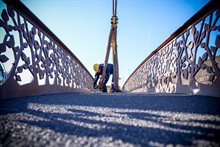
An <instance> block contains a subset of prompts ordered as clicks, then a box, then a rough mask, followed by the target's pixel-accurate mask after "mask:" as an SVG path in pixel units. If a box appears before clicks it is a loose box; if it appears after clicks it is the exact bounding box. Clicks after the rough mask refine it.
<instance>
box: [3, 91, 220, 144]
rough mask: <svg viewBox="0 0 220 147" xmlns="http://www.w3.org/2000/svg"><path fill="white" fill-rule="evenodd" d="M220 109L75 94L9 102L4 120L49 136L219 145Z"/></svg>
mask: <svg viewBox="0 0 220 147" xmlns="http://www.w3.org/2000/svg"><path fill="white" fill-rule="evenodd" d="M219 106H220V100H219V99H217V98H212V97H199V96H191V97H190V98H189V97H188V96H153V95H149V96H146V95H141V94H139V95H138V94H136V95H135V94H117V95H103V94H80V93H75V94H58V95H42V96H34V97H26V98H22V99H10V100H3V101H0V110H1V111H0V117H1V118H2V117H3V116H7V115H10V116H15V118H14V120H13V121H17V122H19V123H21V124H25V125H28V126H32V127H39V128H42V129H43V131H45V130H52V131H54V132H56V133H61V134H66V135H70V136H71V135H75V136H77V137H94V138H99V139H100V138H103V137H106V138H112V139H113V141H116V140H121V141H122V142H124V143H129V144H133V145H148V146H149V145H152V146H153V145H154V144H155V143H156V144H160V145H168V144H173V145H177V144H179V145H184V146H185V145H198V144H196V143H199V141H202V143H204V142H205V143H213V142H214V143H215V144H218V145H219V144H220V142H219V140H218V138H219V136H220V133H219V132H220V116H219V113H220V111H219V110H220V108H219ZM16 114H26V115H29V119H27V118H25V117H24V118H22V117H21V118H16ZM30 118H35V119H30ZM4 121H6V122H8V121H10V119H9V120H3V119H1V121H0V122H1V123H3V124H4ZM14 127H15V126H14ZM9 130H10V129H9ZM6 131H7V130H3V134H4V133H5V132H6Z"/></svg>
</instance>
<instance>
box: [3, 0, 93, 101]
mask: <svg viewBox="0 0 220 147" xmlns="http://www.w3.org/2000/svg"><path fill="white" fill-rule="evenodd" d="M1 3H3V2H1ZM5 3H6V4H7V5H5V6H6V8H5V9H3V10H2V11H1V18H0V29H1V30H0V31H1V32H0V33H1V34H0V35H1V37H0V39H1V40H0V62H1V64H0V72H1V73H0V92H1V94H0V95H1V97H2V98H4V97H13V96H24V95H32V94H41V93H53V92H67V91H80V90H88V91H89V90H92V87H91V85H92V84H91V83H92V76H91V75H90V73H89V72H88V71H87V69H86V68H85V67H84V65H83V64H82V63H81V62H80V61H79V60H78V58H77V57H76V56H75V55H74V54H73V53H71V51H70V50H69V49H68V48H67V47H66V46H65V45H64V44H63V43H62V42H61V41H60V40H59V39H58V38H57V37H56V36H55V35H54V34H53V33H52V32H51V31H50V30H49V29H48V28H47V27H46V26H45V25H44V24H43V23H42V22H41V21H40V20H39V19H38V18H37V17H36V16H35V15H34V14H32V12H30V10H28V9H27V8H26V7H25V6H24V5H23V4H22V3H21V2H19V1H15V2H13V1H5ZM26 14H28V15H26ZM36 22H37V23H36Z"/></svg>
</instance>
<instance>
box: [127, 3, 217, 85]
mask: <svg viewBox="0 0 220 147" xmlns="http://www.w3.org/2000/svg"><path fill="white" fill-rule="evenodd" d="M218 7H220V2H219V1H217V0H210V2H209V3H207V4H206V5H205V6H204V7H203V8H202V9H200V10H199V11H198V12H197V13H196V14H195V15H193V16H192V17H191V18H190V19H189V20H188V21H186V22H185V23H184V24H183V25H182V26H181V27H179V28H178V29H177V30H176V31H175V32H174V33H173V34H171V35H170V37H168V38H167V39H166V40H165V41H164V42H163V43H162V44H160V45H159V46H158V47H157V48H156V49H155V50H154V51H152V52H151V53H150V55H148V56H147V58H145V59H144V60H143V61H142V62H141V63H140V64H139V65H138V67H137V68H135V70H134V71H133V72H132V73H131V75H130V76H129V77H128V79H127V80H126V81H125V83H124V85H123V87H124V86H125V85H126V83H127V82H128V81H129V79H130V78H131V77H132V76H133V75H134V74H135V72H136V71H137V70H138V69H139V68H140V67H141V66H142V65H143V64H144V63H145V62H146V61H147V60H149V59H150V58H151V57H152V56H153V55H154V54H156V53H157V52H158V51H160V50H161V49H162V48H163V47H164V46H165V45H166V44H167V43H169V42H170V41H172V40H173V39H174V38H176V37H177V36H178V35H179V34H180V33H182V32H184V31H185V30H187V29H188V27H189V26H190V25H191V24H194V23H196V22H197V21H198V20H199V18H201V16H204V15H206V14H207V13H209V12H210V11H212V10H213V9H214V8H218ZM204 17H205V16H204Z"/></svg>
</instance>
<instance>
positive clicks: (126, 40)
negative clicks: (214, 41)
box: [21, 0, 209, 86]
mask: <svg viewBox="0 0 220 147" xmlns="http://www.w3.org/2000/svg"><path fill="white" fill-rule="evenodd" d="M21 1H22V2H23V3H24V4H25V5H26V6H27V7H28V8H29V9H30V10H31V11H32V12H33V13H34V14H35V15H36V16H37V17H38V18H40V19H41V20H42V21H43V22H44V24H45V25H46V26H48V28H50V30H52V31H53V32H54V34H55V35H56V36H57V37H58V38H60V40H61V41H62V42H63V43H64V44H66V46H67V47H68V48H69V49H70V50H71V51H72V52H73V53H74V54H75V55H76V56H77V57H78V58H79V59H80V60H81V62H82V63H83V64H84V65H85V67H86V68H87V69H88V70H89V71H90V73H91V74H92V75H93V76H94V71H93V68H92V67H93V64H94V63H103V62H104V58H105V53H106V47H107V41H108V35H109V31H110V27H111V24H110V20H111V16H112V0H21ZM208 1H209V0H118V9H117V15H118V18H119V24H118V40H117V41H118V58H119V76H120V78H121V80H120V85H121V86H122V85H123V83H124V82H125V81H126V80H127V78H128V76H129V75H130V74H131V73H132V72H133V71H134V69H135V68H136V67H137V66H138V65H139V64H140V63H141V62H142V61H143V60H144V59H145V58H146V57H147V56H148V55H149V54H150V53H151V52H152V51H153V50H154V49H156V48H157V47H158V46H159V45H160V44H161V43H162V42H163V41H164V40H165V39H167V38H168V37H169V36H170V35H171V34H172V33H173V32H174V31H175V30H177V29H178V28H179V27H180V26H181V25H182V24H183V23H184V22H186V21H187V20H188V19H189V18H190V17H192V16H193V15H194V14H195V13H196V12H197V11H198V10H200V9H201V8H202V7H203V6H204V5H205V4H206V3H208ZM109 62H112V56H110V58H109Z"/></svg>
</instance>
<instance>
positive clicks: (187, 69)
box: [123, 0, 220, 97]
mask: <svg viewBox="0 0 220 147" xmlns="http://www.w3.org/2000/svg"><path fill="white" fill-rule="evenodd" d="M219 16H220V3H219V1H214V0H212V1H210V2H209V3H208V4H207V5H206V6H205V7H204V8H202V9H201V10H200V11H199V12H198V13H196V14H195V15H194V16H193V17H192V18H191V19H190V20H188V21H187V22H186V23H185V24H184V25H183V26H181V27H180V28H179V29H178V30H177V31H176V32H174V33H173V34H172V35H171V36H170V37H169V38H168V39H167V40H165V41H164V42H163V43H162V44H161V45H160V46H159V47H158V48H157V49H156V50H154V51H153V52H152V53H151V54H150V55H149V56H148V57H147V58H146V59H145V60H144V61H143V62H142V63H141V64H140V65H139V66H138V67H137V68H136V69H135V71H134V72H133V73H132V74H131V76H130V77H129V78H128V80H127V81H126V82H125V84H124V86H123V89H124V90H125V91H129V92H158V93H164V92H165V93H184V94H199V95H210V96H218V97H219V96H220V88H219V87H220V49H219V48H220V19H219ZM171 23H172V20H171Z"/></svg>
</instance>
